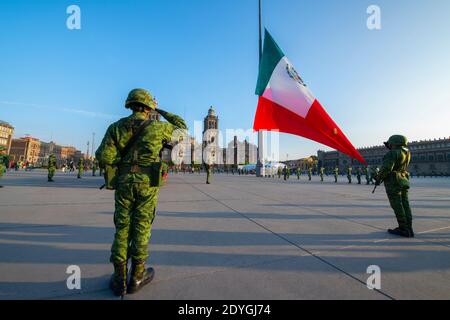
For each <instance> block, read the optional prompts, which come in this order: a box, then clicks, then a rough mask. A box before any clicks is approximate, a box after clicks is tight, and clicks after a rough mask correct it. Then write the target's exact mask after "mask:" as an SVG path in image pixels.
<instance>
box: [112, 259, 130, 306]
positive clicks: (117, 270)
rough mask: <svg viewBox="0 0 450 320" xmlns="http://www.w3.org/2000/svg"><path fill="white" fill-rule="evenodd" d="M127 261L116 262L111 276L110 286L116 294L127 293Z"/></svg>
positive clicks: (118, 295)
mask: <svg viewBox="0 0 450 320" xmlns="http://www.w3.org/2000/svg"><path fill="white" fill-rule="evenodd" d="M127 274H128V270H127V263H126V262H123V263H114V274H113V275H112V276H111V280H110V282H109V288H110V289H111V290H112V292H113V293H114V295H115V296H117V297H120V296H123V295H125V293H127Z"/></svg>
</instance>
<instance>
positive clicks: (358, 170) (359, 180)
mask: <svg viewBox="0 0 450 320" xmlns="http://www.w3.org/2000/svg"><path fill="white" fill-rule="evenodd" d="M361 176H362V170H361V167H358V168H356V179H357V180H358V184H361Z"/></svg>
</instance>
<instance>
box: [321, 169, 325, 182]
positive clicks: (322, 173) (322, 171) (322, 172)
mask: <svg viewBox="0 0 450 320" xmlns="http://www.w3.org/2000/svg"><path fill="white" fill-rule="evenodd" d="M324 173H325V168H324V167H321V168H320V181H321V182H323V175H324Z"/></svg>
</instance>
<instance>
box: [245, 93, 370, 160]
mask: <svg viewBox="0 0 450 320" xmlns="http://www.w3.org/2000/svg"><path fill="white" fill-rule="evenodd" d="M253 129H254V130H255V131H260V130H278V131H280V132H283V133H289V134H293V135H298V136H302V137H305V138H307V139H311V140H314V141H316V142H319V143H322V144H324V145H326V146H329V147H331V148H333V149H336V150H339V151H341V152H343V153H345V154H347V155H349V156H350V157H352V158H354V159H356V160H358V161H359V162H361V163H363V164H366V161H365V160H364V158H363V157H362V156H361V155H360V154H359V152H358V151H357V150H356V149H355V148H354V146H353V145H352V144H351V142H350V141H349V140H348V139H347V137H346V136H345V135H344V133H343V132H342V130H341V129H340V128H339V127H338V126H337V125H336V123H335V122H334V121H333V119H331V117H330V116H329V115H328V114H327V112H326V111H325V109H324V108H323V107H322V105H321V104H320V103H319V101H317V100H315V101H314V103H313V105H312V106H311V109H310V110H309V113H308V115H307V116H306V118H302V117H301V116H299V115H297V114H295V113H294V112H292V111H290V110H288V109H286V108H284V107H283V106H280V105H279V104H277V103H274V102H272V101H270V100H268V99H266V98H264V97H259V102H258V109H257V111H256V116H255V122H254V125H253Z"/></svg>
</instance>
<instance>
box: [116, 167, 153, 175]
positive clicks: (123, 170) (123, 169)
mask: <svg viewBox="0 0 450 320" xmlns="http://www.w3.org/2000/svg"><path fill="white" fill-rule="evenodd" d="M153 172H154V167H153V166H150V167H143V166H139V165H122V166H120V167H119V175H123V174H131V173H143V174H147V175H151V174H152V173H153Z"/></svg>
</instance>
